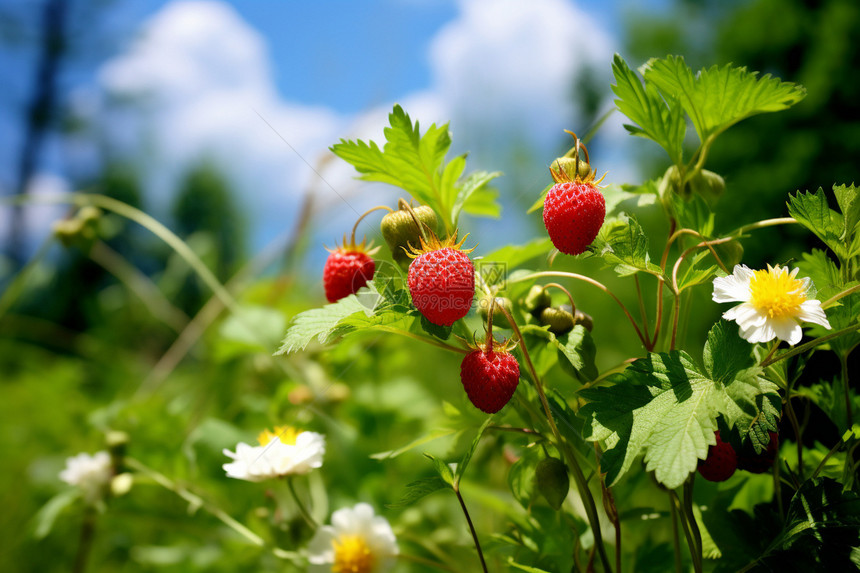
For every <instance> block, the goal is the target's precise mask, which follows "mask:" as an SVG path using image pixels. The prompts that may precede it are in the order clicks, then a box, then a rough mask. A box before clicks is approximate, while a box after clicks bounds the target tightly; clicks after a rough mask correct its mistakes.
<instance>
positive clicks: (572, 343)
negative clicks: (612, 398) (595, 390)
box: [554, 324, 598, 382]
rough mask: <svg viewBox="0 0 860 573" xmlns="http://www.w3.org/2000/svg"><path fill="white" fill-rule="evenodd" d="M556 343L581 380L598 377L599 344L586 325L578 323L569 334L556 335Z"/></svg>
mask: <svg viewBox="0 0 860 573" xmlns="http://www.w3.org/2000/svg"><path fill="white" fill-rule="evenodd" d="M554 343H555V344H556V346H557V347H558V349H559V350H560V351H561V353H562V355H563V356H564V357H565V358H566V359H567V361H568V362H569V363H570V366H571V368H572V369H573V371H574V373H575V376H576V377H577V378H578V379H579V380H580V381H581V382H589V381H591V380H594V379H595V378H597V375H598V372H597V366H596V365H595V363H594V360H595V357H596V356H597V346H595V344H594V339H593V338H592V337H591V333H590V332H589V331H588V330H587V329H586V328H585V327H584V326H582V325H581V324H577V325H576V326H574V327H573V330H571V331H570V332H568V333H567V334H563V335H561V336H557V337H555V341H554Z"/></svg>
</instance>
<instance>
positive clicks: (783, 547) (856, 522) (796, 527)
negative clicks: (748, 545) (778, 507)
mask: <svg viewBox="0 0 860 573" xmlns="http://www.w3.org/2000/svg"><path fill="white" fill-rule="evenodd" d="M858 543H860V496H858V495H857V494H856V493H854V492H852V491H843V490H842V484H840V483H839V482H837V481H835V480H832V479H829V478H819V479H815V480H807V481H806V482H804V483H803V485H802V486H801V488H800V489H799V490H798V491H797V493H795V494H794V497H792V498H791V503H790V504H789V506H788V512H787V513H786V516H785V526H784V528H783V530H782V532H780V534H779V535H778V536H777V537H776V539H774V540H773V542H771V544H770V545H769V546H768V547H767V549H765V551H764V554H763V555H762V556H761V557H760V559H762V558H772V557H775V555H774V554H776V553H778V552H784V551H790V550H794V551H792V553H796V552H798V551H806V552H808V553H809V554H811V555H810V556H811V557H813V558H814V559H815V561H816V562H817V563H821V562H822V561H824V560H827V561H829V562H830V564H831V568H827V569H821V570H825V571H836V570H838V569H834V568H832V567H833V566H834V565H836V563H835V561H834V558H836V555H837V554H838V555H841V556H842V558H841V559H846V558H847V557H848V556H849V555H850V553H851V551H850V548H851V547H856V546H857V544H858ZM825 552H826V553H828V554H829V555H825V554H824V553H825ZM841 559H840V563H841V562H842V561H841ZM848 563H849V561H848V560H847V559H846V560H845V561H844V565H846V566H847V565H848ZM806 570H811V569H806ZM842 570H843V571H847V570H848V569H847V568H845V569H842Z"/></svg>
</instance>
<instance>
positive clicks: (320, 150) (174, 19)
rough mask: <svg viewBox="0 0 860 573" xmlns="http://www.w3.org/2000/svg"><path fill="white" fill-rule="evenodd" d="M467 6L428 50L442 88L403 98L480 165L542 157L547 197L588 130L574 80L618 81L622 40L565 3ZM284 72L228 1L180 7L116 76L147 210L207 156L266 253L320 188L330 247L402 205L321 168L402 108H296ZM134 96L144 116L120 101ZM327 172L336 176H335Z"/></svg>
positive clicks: (139, 43) (374, 134) (112, 100)
mask: <svg viewBox="0 0 860 573" xmlns="http://www.w3.org/2000/svg"><path fill="white" fill-rule="evenodd" d="M459 7H460V14H459V15H458V16H457V17H456V18H455V19H454V20H453V21H451V22H450V23H448V24H447V25H445V26H444V27H443V28H442V29H441V30H440V31H439V32H438V33H437V35H436V37H435V38H434V40H433V42H432V45H431V46H430V48H429V50H428V58H429V61H430V67H431V74H432V78H431V83H430V86H429V87H428V88H427V89H425V90H424V91H421V92H415V93H411V94H404V95H403V97H400V98H398V100H399V101H400V103H402V104H403V105H404V108H405V109H406V110H407V111H408V112H409V113H410V114H411V115H412V117H413V118H414V119H420V120H421V123H422V125H429V123H432V122H437V123H438V122H445V121H448V120H449V119H450V120H451V126H452V129H453V131H454V140H455V145H456V147H457V149H456V150H457V151H458V152H461V151H465V150H470V151H471V152H472V155H471V159H472V161H471V162H470V163H471V168H484V169H502V170H507V169H506V166H507V165H509V160H510V158H511V157H512V156H514V155H515V154H516V153H520V152H521V151H522V150H523V149H528V150H529V151H530V153H531V154H532V156H533V157H534V158H535V161H533V162H532V163H533V165H532V166H533V171H532V172H531V174H529V173H528V170H527V172H526V175H525V178H527V179H528V178H529V177H531V178H532V179H534V180H535V181H536V183H535V189H534V191H535V192H537V191H539V190H540V188H542V187H543V184H544V183H543V182H542V178H543V176H544V175H545V165H546V164H548V163H549V162H550V161H551V160H552V157H553V156H554V155H555V154H556V152H558V149H557V146H558V143H559V141H560V140H562V136H563V134H562V130H563V129H564V128H568V129H575V130H582V129H584V128H586V127H587V126H583V125H580V123H581V122H582V121H583V120H582V117H581V110H580V109H579V108H578V106H577V104H576V100H575V97H574V94H573V93H572V90H573V80H572V78H574V77H575V76H576V75H577V74H581V73H585V72H586V71H588V70H592V71H593V73H600V74H605V76H606V78H605V79H607V80H608V77H609V74H608V71H609V62H610V58H611V54H612V51H613V45H612V42H613V40H612V38H611V37H609V36H608V35H607V34H606V33H605V32H604V31H602V29H601V28H600V26H599V25H598V24H597V23H596V22H595V21H594V20H592V19H591V18H590V17H589V16H588V15H587V14H586V13H585V12H583V11H582V10H580V9H578V8H577V7H575V6H574V5H573V4H571V3H569V2H565V1H564V0H531V1H530V2H521V1H519V0H472V1H468V2H467V1H462V2H460V3H459ZM272 67H273V65H272V62H271V61H270V56H269V53H268V51H267V48H266V43H265V40H264V38H263V37H262V36H260V34H259V33H258V32H257V31H256V30H254V29H253V28H251V27H250V25H249V24H247V23H246V22H245V21H243V20H242V18H241V17H240V16H239V14H238V13H237V12H236V11H235V10H234V9H233V8H232V7H230V6H228V5H227V4H224V3H221V2H215V1H203V0H184V1H177V2H173V3H171V4H168V5H167V6H166V7H164V8H163V9H162V10H161V11H160V12H158V13H157V14H156V15H154V16H153V17H152V18H151V19H150V20H149V21H148V22H147V23H146V25H145V26H144V28H143V31H142V33H141V34H140V36H139V37H138V38H137V39H136V40H135V41H134V42H133V43H132V44H131V45H130V46H129V48H128V50H127V51H126V52H125V53H123V54H122V55H120V56H118V57H116V58H114V59H113V60H111V61H110V62H109V63H108V64H106V65H105V66H104V67H103V69H102V71H101V74H100V83H101V86H102V88H103V90H104V93H105V95H106V97H105V98H104V101H105V102H106V106H105V108H103V109H102V110H100V113H101V114H102V116H101V123H102V124H103V125H105V126H106V130H105V137H106V138H107V139H108V140H109V144H108V148H109V149H111V150H113V151H115V152H116V153H118V154H123V153H126V154H131V156H132V157H134V158H135V159H136V160H137V161H138V162H142V163H143V172H144V173H145V178H146V181H145V184H146V188H147V192H148V196H149V197H151V198H152V202H151V203H150V204H149V205H147V207H148V208H149V209H150V210H153V211H154V212H155V214H156V215H157V216H161V217H164V216H165V214H166V209H165V206H166V204H167V203H168V201H167V200H168V199H169V197H170V196H171V194H172V193H173V191H174V190H175V188H176V183H177V182H178V181H179V179H180V177H181V176H182V174H183V173H184V171H185V170H187V169H188V167H189V166H190V165H191V164H193V162H195V161H199V160H201V159H208V160H211V161H214V162H216V163H217V165H218V166H219V167H220V168H221V169H222V170H223V171H224V173H225V174H226V175H227V176H228V177H229V178H230V180H231V182H232V183H233V184H234V187H235V189H236V190H237V196H238V198H239V200H240V201H241V202H242V205H243V209H244V210H245V212H246V214H247V216H248V217H249V218H250V219H251V220H252V221H253V222H254V228H255V237H253V239H254V244H255V245H256V246H259V245H260V244H261V243H263V242H265V241H267V240H268V239H271V238H273V237H274V236H275V235H277V234H278V233H279V232H281V231H283V230H286V229H288V228H289V227H290V225H291V224H292V223H293V218H294V211H295V210H296V208H297V206H298V204H299V202H300V196H301V195H302V194H303V193H304V192H305V191H306V190H308V189H309V188H313V189H314V193H315V194H316V195H318V196H319V199H321V200H322V202H324V203H326V204H327V205H328V208H326V210H325V217H321V218H320V219H324V220H322V221H319V223H320V224H321V225H322V227H323V228H322V229H321V232H322V233H323V236H322V238H323V240H325V241H327V242H328V243H329V244H330V243H332V242H333V239H334V238H336V237H339V236H340V235H341V234H342V229H343V228H348V227H349V226H350V223H351V221H353V220H354V219H355V217H356V211H357V212H361V211H362V210H363V209H364V208H366V207H367V206H369V205H371V204H377V203H379V202H380V201H388V202H390V203H393V202H394V198H395V197H396V191H394V190H391V189H390V188H388V187H386V186H382V185H375V186H373V187H368V185H369V184H367V183H363V182H362V183H356V182H355V181H354V180H353V176H354V172H353V171H352V169H351V167H349V166H348V165H346V164H345V163H344V162H342V161H340V160H334V161H328V162H322V163H321V162H320V159H321V158H323V157H326V156H327V155H328V156H329V157H330V154H329V153H328V152H327V147H328V146H329V145H331V144H332V143H334V142H336V141H338V140H339V139H340V138H342V137H343V138H350V139H355V138H363V139H367V138H373V139H376V140H377V141H378V140H379V139H381V138H382V128H383V127H384V126H385V125H386V124H387V113H388V112H389V111H390V109H391V103H387V104H384V105H380V106H379V107H378V108H375V109H373V110H368V111H367V112H366V113H362V114H358V115H355V116H345V115H343V114H339V113H337V112H335V111H333V110H331V109H329V108H326V107H311V106H306V105H300V104H296V103H291V102H289V101H285V100H283V99H281V97H280V96H279V95H278V93H277V90H276V88H275V86H274V83H273V76H272ZM595 71H596V72H595ZM601 83H602V85H607V86H608V82H607V81H602V82H601ZM129 99H130V100H132V101H134V102H135V105H136V106H137V107H135V106H132V107H128V108H123V106H122V105H117V102H123V101H127V100H129ZM141 102H143V103H144V106H143V111H141V107H140V106H139V105H140V103H141ZM258 113H259V115H260V116H262V117H263V118H265V120H266V122H268V123H270V124H271V126H272V127H269V126H268V125H267V124H266V122H264V121H263V120H262V119H260V117H259V116H258ZM272 128H274V130H276V131H277V132H278V133H279V134H280V135H281V136H283V138H284V139H285V140H286V141H287V142H288V145H287V144H285V143H284V142H283V141H282V140H281V139H280V137H279V135H278V134H276V133H275V132H274V131H273V129H272ZM614 131H615V130H610V133H612V132H614ZM562 141H563V140H562ZM291 148H292V149H291ZM308 164H310V166H313V169H312V168H311V167H310V166H309V165H308ZM598 167H600V166H598ZM314 169H317V170H320V169H324V170H323V171H321V175H322V178H324V180H325V181H322V180H321V178H320V177H319V176H318V175H317V174H316V173H314ZM509 171H510V170H509ZM521 177H523V175H522V174H521ZM356 191H358V192H359V194H358V195H356ZM531 191H533V190H531V189H526V190H525V192H531ZM344 199H346V201H344Z"/></svg>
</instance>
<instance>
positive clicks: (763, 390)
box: [580, 321, 781, 488]
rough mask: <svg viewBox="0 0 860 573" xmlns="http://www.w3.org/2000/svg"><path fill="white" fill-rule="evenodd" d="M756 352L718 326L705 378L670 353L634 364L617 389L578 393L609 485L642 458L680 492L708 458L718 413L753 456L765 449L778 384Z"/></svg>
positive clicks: (617, 378)
mask: <svg viewBox="0 0 860 573" xmlns="http://www.w3.org/2000/svg"><path fill="white" fill-rule="evenodd" d="M741 342H743V344H741ZM751 351H752V346H751V345H750V344H748V343H746V341H743V340H742V339H740V336H738V334H737V328H736V327H733V325H731V324H729V323H726V322H725V321H720V322H718V323H717V324H716V325H715V326H714V327H713V328H712V329H711V332H710V333H709V334H708V342H707V344H706V346H705V350H704V363H705V372H706V373H702V372H701V371H700V370H699V369H698V367H697V366H696V365H695V364H693V361H692V359H691V358H690V356H689V355H688V354H687V353H685V352H679V351H672V352H670V353H668V354H666V353H661V354H650V355H649V356H648V357H647V358H641V359H639V360H637V361H636V362H634V363H633V364H631V365H630V366H629V367H628V368H627V370H625V371H624V372H622V373H620V374H616V375H614V376H612V377H611V378H610V381H611V382H614V384H615V385H614V386H611V387H600V388H590V389H586V390H581V391H580V395H581V396H582V397H583V398H585V399H586V400H589V403H588V404H586V405H585V406H583V407H582V409H581V410H580V415H581V416H582V417H583V418H585V420H586V422H585V426H586V427H585V431H584V432H583V434H584V435H585V438H586V439H588V440H590V441H599V442H601V443H602V444H603V449H604V454H603V457H602V458H601V460H600V467H601V471H604V472H606V479H607V483H608V484H609V485H614V484H615V483H616V482H617V480H618V479H619V478H620V477H621V476H622V475H623V474H624V473H625V472H626V471H627V470H628V469H629V468H630V465H631V464H632V463H633V461H634V460H635V459H636V457H637V456H638V455H639V454H642V453H644V454H645V467H646V469H647V470H648V471H654V472H655V477H656V478H657V481H659V482H660V483H662V484H663V485H665V486H666V487H668V488H675V487H678V486H679V485H681V484H682V483H683V482H684V480H685V479H686V478H687V476H688V475H689V474H690V473H692V472H693V471H695V469H696V466H697V465H698V460H699V459H705V457H706V455H707V451H708V444H712V443H713V442H714V437H713V436H714V431H715V430H716V428H717V424H716V419H717V416H719V415H721V416H722V417H723V419H724V420H725V421H726V423H727V424H728V426H729V427H730V428H731V427H734V428H737V429H738V431H739V433H740V435H741V437H742V438H743V439H748V440H750V442H751V443H752V444H753V447H754V448H755V449H756V451H762V450H763V449H764V448H766V447H767V443H768V441H769V437H768V433H767V432H768V431H776V430H777V423H778V420H779V408H780V404H781V402H780V397H779V392H778V387H777V386H776V384H773V383H772V382H769V381H767V380H765V379H764V378H762V377H761V376H759V373H760V370H759V369H758V367H756V366H753V362H754V361H753V358H752V356H751Z"/></svg>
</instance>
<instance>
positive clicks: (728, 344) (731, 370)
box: [702, 319, 753, 384]
mask: <svg viewBox="0 0 860 573" xmlns="http://www.w3.org/2000/svg"><path fill="white" fill-rule="evenodd" d="M702 358H703V361H704V363H705V372H706V373H707V374H708V376H710V377H711V379H712V380H715V381H717V382H719V383H721V384H729V383H730V382H731V381H732V380H734V379H735V377H736V376H737V375H738V373H739V372H740V371H742V370H746V369H747V368H749V367H750V366H752V365H753V357H752V345H750V343H749V342H747V341H746V340H744V339H743V338H741V337H740V334H739V333H738V327H737V325H736V324H734V323H730V322H727V321H725V320H722V319H720V320H719V321H718V322H717V323H716V324H715V325H714V326H713V327H712V328H711V330H710V331H709V332H708V341H707V342H706V343H705V350H704V353H703V356H702Z"/></svg>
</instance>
